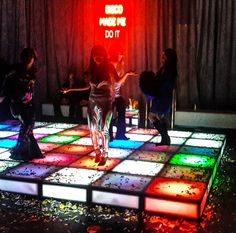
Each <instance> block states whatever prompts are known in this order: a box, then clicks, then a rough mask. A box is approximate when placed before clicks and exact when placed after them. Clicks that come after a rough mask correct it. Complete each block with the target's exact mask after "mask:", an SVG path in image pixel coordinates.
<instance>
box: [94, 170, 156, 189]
mask: <svg viewBox="0 0 236 233" xmlns="http://www.w3.org/2000/svg"><path fill="white" fill-rule="evenodd" d="M150 181H151V178H150V177H146V176H134V175H128V174H120V173H108V174H106V175H104V176H102V177H101V178H100V179H99V180H97V181H96V182H94V183H93V185H92V186H93V187H102V188H107V189H109V190H111V189H113V190H119V191H121V190H125V191H133V192H142V191H143V190H144V189H145V188H146V186H147V185H148V184H149V183H150Z"/></svg>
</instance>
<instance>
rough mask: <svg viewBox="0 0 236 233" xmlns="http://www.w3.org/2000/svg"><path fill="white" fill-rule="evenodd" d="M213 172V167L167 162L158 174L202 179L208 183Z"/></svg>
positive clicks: (187, 178) (185, 178) (169, 176)
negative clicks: (197, 166)
mask: <svg viewBox="0 0 236 233" xmlns="http://www.w3.org/2000/svg"><path fill="white" fill-rule="evenodd" d="M211 173H212V170H211V169H205V168H196V167H188V166H182V165H172V164H165V166H164V168H163V169H162V170H161V171H160V173H159V174H158V176H161V177H168V178H176V179H184V180H193V181H202V182H205V183H207V182H208V181H209V179H210V176H211Z"/></svg>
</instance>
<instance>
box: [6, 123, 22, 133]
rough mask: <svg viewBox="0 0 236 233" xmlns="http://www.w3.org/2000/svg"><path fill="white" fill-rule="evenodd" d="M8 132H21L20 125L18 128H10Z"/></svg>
mask: <svg viewBox="0 0 236 233" xmlns="http://www.w3.org/2000/svg"><path fill="white" fill-rule="evenodd" d="M7 130H9V131H12V132H17V133H18V132H19V131H20V125H16V126H14V125H13V126H11V127H10V128H8V129H7Z"/></svg>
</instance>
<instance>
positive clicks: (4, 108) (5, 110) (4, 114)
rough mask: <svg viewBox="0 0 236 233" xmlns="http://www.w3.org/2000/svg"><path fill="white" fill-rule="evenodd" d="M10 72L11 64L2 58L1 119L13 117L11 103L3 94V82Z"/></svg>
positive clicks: (0, 65) (0, 84)
mask: <svg viewBox="0 0 236 233" xmlns="http://www.w3.org/2000/svg"><path fill="white" fill-rule="evenodd" d="M8 72H9V65H8V64H7V62H6V61H5V60H4V59H2V58H0V121H3V120H7V119H10V118H11V113H10V109H9V103H8V102H7V99H6V98H5V97H4V94H3V83H4V80H5V77H6V74H7V73H8Z"/></svg>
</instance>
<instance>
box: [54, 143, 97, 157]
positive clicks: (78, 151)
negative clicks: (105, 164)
mask: <svg viewBox="0 0 236 233" xmlns="http://www.w3.org/2000/svg"><path fill="white" fill-rule="evenodd" d="M92 151H93V146H83V145H73V144H67V145H64V146H61V147H58V148H56V149H55V150H53V152H56V153H64V154H73V155H87V154H89V153H91V152H92Z"/></svg>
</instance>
